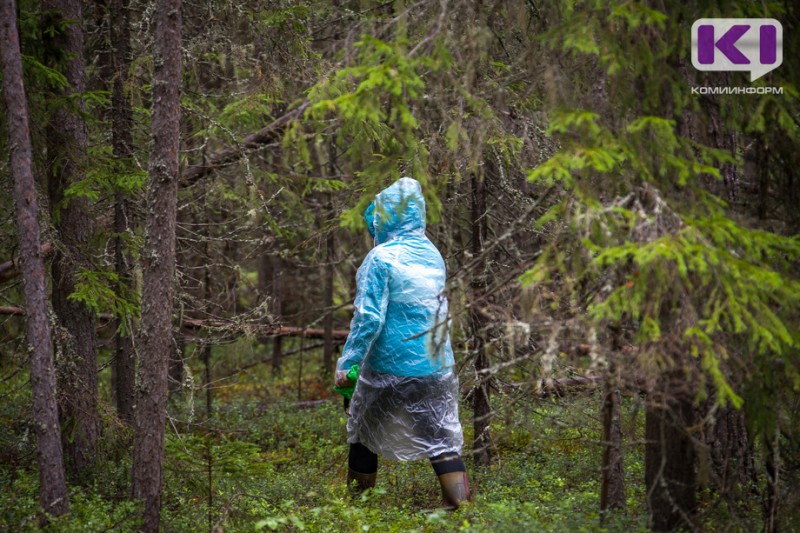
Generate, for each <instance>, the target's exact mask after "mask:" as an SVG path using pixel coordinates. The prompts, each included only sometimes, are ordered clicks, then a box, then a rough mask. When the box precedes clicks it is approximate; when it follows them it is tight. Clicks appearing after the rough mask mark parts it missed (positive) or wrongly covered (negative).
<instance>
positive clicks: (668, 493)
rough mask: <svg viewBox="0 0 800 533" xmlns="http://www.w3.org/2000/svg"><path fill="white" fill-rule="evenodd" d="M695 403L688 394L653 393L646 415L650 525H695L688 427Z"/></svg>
mask: <svg viewBox="0 0 800 533" xmlns="http://www.w3.org/2000/svg"><path fill="white" fill-rule="evenodd" d="M693 423H694V405H693V404H692V401H691V400H690V399H687V398H677V399H676V398H674V397H669V398H665V397H664V396H663V394H662V393H654V394H651V396H650V398H648V405H647V411H646V415H645V440H646V443H645V485H646V487H647V504H648V507H649V511H650V528H651V529H652V530H654V531H673V530H675V529H677V528H679V527H685V528H688V529H693V528H694V523H693V518H694V512H695V507H696V501H695V488H696V484H697V483H696V474H695V450H694V444H693V443H692V439H691V436H690V435H689V433H688V429H687V428H689V427H690V426H692V424H693Z"/></svg>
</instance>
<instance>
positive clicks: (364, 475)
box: [347, 442, 378, 492]
mask: <svg viewBox="0 0 800 533" xmlns="http://www.w3.org/2000/svg"><path fill="white" fill-rule="evenodd" d="M347 466H348V468H347V486H348V487H352V486H353V482H355V490H356V491H357V492H362V491H364V490H366V489H369V488H372V487H374V486H375V478H376V477H377V474H378V456H377V455H376V454H374V453H372V452H371V451H370V450H369V448H367V447H366V446H364V445H363V444H361V443H360V442H355V443H353V444H351V445H350V452H349V454H348V456H347Z"/></svg>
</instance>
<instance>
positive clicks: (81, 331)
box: [42, 0, 100, 481]
mask: <svg viewBox="0 0 800 533" xmlns="http://www.w3.org/2000/svg"><path fill="white" fill-rule="evenodd" d="M42 12H43V16H44V17H45V25H46V27H48V28H49V30H48V31H47V32H46V33H45V34H46V35H48V36H49V37H48V42H47V46H48V47H49V48H50V49H51V50H52V54H51V55H50V57H51V58H52V59H53V60H54V61H53V62H52V64H51V65H50V66H51V67H53V68H54V69H56V70H62V69H63V72H64V75H65V77H66V80H67V85H66V86H65V87H64V88H63V89H62V90H61V91H60V93H59V94H58V95H57V97H58V99H59V104H60V105H58V106H57V108H56V110H55V112H54V113H53V115H52V116H51V117H50V121H49V123H48V125H47V131H46V142H47V165H46V167H47V183H48V191H49V198H50V208H51V211H52V218H53V221H54V225H55V229H56V242H55V243H54V250H53V261H52V276H53V288H52V295H51V298H52V301H53V310H54V311H55V314H56V317H57V318H58V321H57V331H56V333H57V334H56V346H57V347H58V349H59V352H60V357H59V358H58V360H57V367H58V383H59V414H60V419H61V425H62V435H63V438H64V452H65V455H66V459H67V471H68V472H69V473H71V476H72V477H73V478H74V479H76V480H80V481H88V480H87V479H86V476H88V475H90V474H91V466H92V463H93V461H94V459H95V452H96V444H97V438H98V436H99V434H100V418H99V415H98V411H97V398H98V393H97V356H96V353H95V343H96V341H95V337H96V333H95V319H94V315H93V313H92V311H91V310H90V309H89V307H88V306H87V305H86V304H85V302H83V301H80V300H77V299H75V298H72V297H71V296H72V295H73V293H74V292H75V290H76V287H77V284H78V283H79V276H80V275H81V269H82V268H83V269H86V268H88V267H89V265H90V262H89V261H88V256H89V249H88V246H89V238H90V236H91V233H92V222H91V215H90V213H89V209H90V206H89V201H88V199H87V198H85V197H81V196H72V197H69V196H67V194H66V191H67V189H68V188H69V187H70V186H71V185H73V184H75V183H77V182H78V181H81V180H83V179H85V177H86V166H87V164H88V161H87V143H88V133H87V129H86V123H85V121H84V118H83V116H82V113H83V112H85V109H84V105H83V103H82V99H81V95H82V93H83V92H84V91H85V90H86V82H85V73H84V59H83V26H82V20H83V16H82V5H81V1H80V0H43V2H42ZM76 97H77V98H76Z"/></svg>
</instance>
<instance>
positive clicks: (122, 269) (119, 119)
mask: <svg viewBox="0 0 800 533" xmlns="http://www.w3.org/2000/svg"><path fill="white" fill-rule="evenodd" d="M109 16H110V23H109V25H108V27H109V41H110V43H111V65H112V70H113V80H114V81H113V86H112V91H111V110H112V113H111V115H112V118H111V143H112V146H113V151H114V158H115V159H116V164H117V168H118V172H120V173H127V172H128V171H129V170H130V168H131V167H130V165H131V157H132V156H133V137H132V134H131V129H132V127H133V111H132V109H131V102H130V99H129V98H128V96H127V95H126V94H125V86H126V84H127V83H128V70H129V69H130V62H131V57H130V15H129V8H128V1H127V0H111V1H110V4H109ZM130 231H131V220H130V213H129V210H128V199H127V198H126V197H125V195H124V194H123V193H122V192H118V193H116V195H115V197H114V233H115V234H116V236H115V237H114V269H115V271H116V274H117V276H119V279H120V280H121V281H122V283H123V284H124V285H125V286H126V287H127V288H132V286H133V282H132V280H131V274H130V265H131V258H130V255H129V254H128V253H127V252H126V250H125V246H124V243H123V239H122V236H123V235H124V234H127V233H129V232H130ZM119 326H120V323H119V321H118V322H117V332H116V333H115V339H114V340H115V353H114V359H113V360H112V363H111V374H112V375H113V376H114V380H113V382H114V383H113V397H114V403H115V405H116V407H117V414H118V415H119V417H120V419H122V420H124V421H125V422H127V423H132V422H133V405H134V399H135V384H136V360H135V356H134V352H133V338H132V334H133V328H127V327H126V328H120V327H119ZM122 329H124V330H125V334H122V333H120V331H121V330H122Z"/></svg>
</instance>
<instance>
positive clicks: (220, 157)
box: [181, 102, 311, 187]
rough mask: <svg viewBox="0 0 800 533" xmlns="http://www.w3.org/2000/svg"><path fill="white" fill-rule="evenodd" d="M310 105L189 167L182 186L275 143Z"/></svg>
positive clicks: (183, 174) (292, 111)
mask: <svg viewBox="0 0 800 533" xmlns="http://www.w3.org/2000/svg"><path fill="white" fill-rule="evenodd" d="M310 105H311V102H303V104H302V105H301V106H300V107H297V108H295V109H293V110H291V111H289V112H288V113H286V114H285V115H283V116H280V117H278V118H276V119H275V120H273V121H272V122H271V123H270V124H269V125H267V126H265V127H264V128H262V129H261V130H259V131H257V132H255V133H251V134H250V135H248V136H247V137H245V138H244V140H242V142H240V143H238V144H237V146H234V147H231V148H226V149H224V150H222V151H220V152H217V153H216V154H214V155H212V156H211V157H210V158H208V159H207V160H206V161H204V162H202V163H198V164H196V165H189V166H188V167H186V169H185V170H184V171H183V172H182V173H181V185H183V186H184V187H188V186H189V185H192V184H194V183H196V182H197V181H198V180H200V179H201V178H203V177H204V176H206V175H208V174H209V173H210V172H211V171H213V170H216V169H218V168H221V167H223V166H225V165H228V164H231V163H233V162H235V161H238V160H239V159H240V158H241V157H242V155H243V154H244V153H245V152H246V151H247V150H253V149H254V148H257V147H259V146H261V145H264V144H267V143H269V142H272V141H274V140H275V139H277V138H278V135H280V134H281V132H283V130H284V129H285V128H286V127H287V126H288V125H289V124H290V123H291V122H292V121H293V120H296V119H298V118H300V117H301V116H302V115H303V113H304V112H305V111H306V109H308V106H310Z"/></svg>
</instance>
